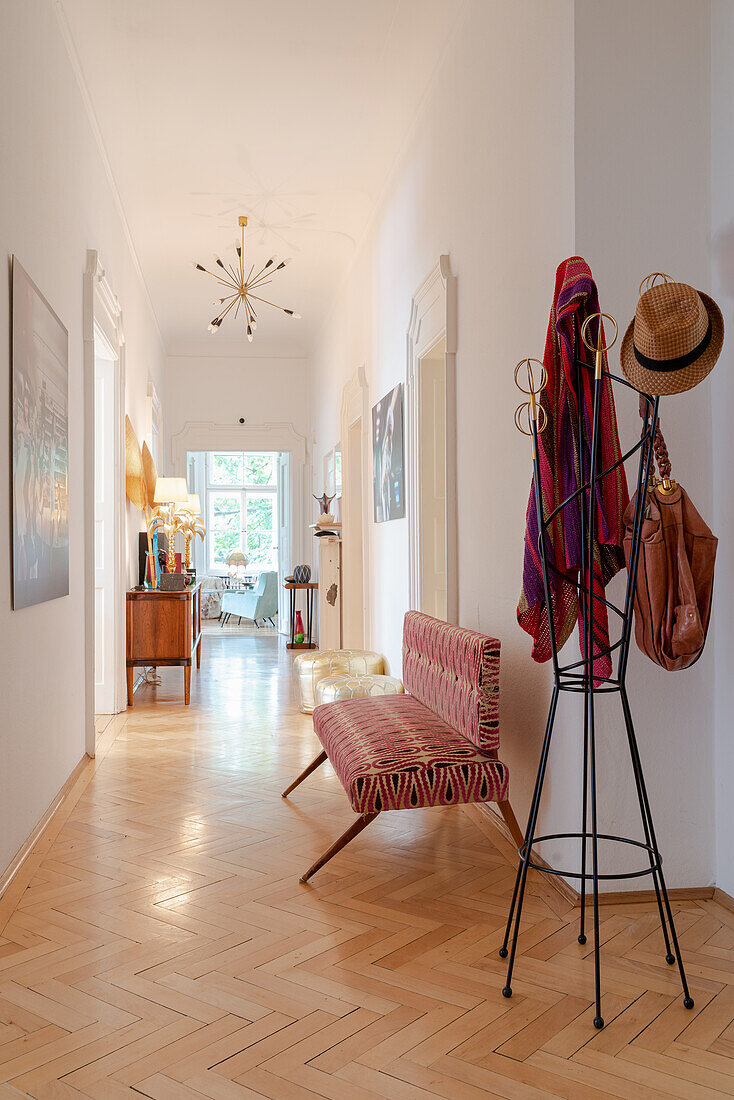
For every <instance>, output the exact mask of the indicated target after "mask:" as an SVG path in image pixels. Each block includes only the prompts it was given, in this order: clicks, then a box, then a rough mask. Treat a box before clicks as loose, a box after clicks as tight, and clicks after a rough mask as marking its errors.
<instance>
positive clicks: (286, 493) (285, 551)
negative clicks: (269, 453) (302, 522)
mask: <svg viewBox="0 0 734 1100" xmlns="http://www.w3.org/2000/svg"><path fill="white" fill-rule="evenodd" d="M291 556H292V550H291V456H290V454H289V453H288V452H287V451H282V452H281V453H280V454H279V455H278V630H279V631H280V633H281V634H287V633H288V631H289V630H290V622H289V616H290V607H289V600H288V597H289V593H288V592H286V590H285V588H283V584H284V583H285V578H286V577H287V576H290V573H291V570H292V569H293V565H294V563H293V562H292V561H291Z"/></svg>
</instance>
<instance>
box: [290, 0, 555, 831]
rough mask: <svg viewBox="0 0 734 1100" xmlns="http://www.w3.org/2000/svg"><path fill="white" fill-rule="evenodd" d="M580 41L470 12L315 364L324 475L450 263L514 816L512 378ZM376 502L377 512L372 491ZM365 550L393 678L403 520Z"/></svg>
mask: <svg viewBox="0 0 734 1100" xmlns="http://www.w3.org/2000/svg"><path fill="white" fill-rule="evenodd" d="M572 43H573V37H572V4H571V3H570V2H568V3H566V2H563V3H561V2H553V3H549V2H547V0H522V2H519V3H513V4H507V3H504V2H502V0H474V2H472V3H470V4H469V5H468V7H467V13H466V18H465V21H464V22H463V23H462V25H461V26H460V27H458V28H457V31H456V34H455V37H454V38H453V40H452V41H451V42H450V43H449V44H448V47H447V52H446V56H445V59H444V62H443V64H442V66H441V68H440V70H439V72H438V73H437V76H436V78H435V80H434V82H433V85H432V88H431V90H430V93H429V95H428V97H427V98H426V100H425V101H424V104H423V107H422V110H421V112H420V115H419V117H418V119H417V120H416V123H415V126H414V128H413V131H412V132H411V134H410V136H409V138H408V141H407V143H406V148H405V150H404V153H403V156H402V157H401V159H400V161H399V163H398V164H397V165H396V168H395V171H394V174H393V177H392V179H391V181H390V183H389V186H388V188H387V191H386V193H385V197H384V201H383V202H382V204H381V206H380V208H379V210H378V211H377V212H376V216H375V218H374V221H373V224H372V228H371V230H370V232H369V234H368V235H367V237H366V239H365V240H364V242H363V244H362V247H361V249H360V251H359V253H358V255H357V256H356V258H355V262H354V264H353V267H352V270H351V272H350V275H349V277H348V279H347V280H346V282H345V284H344V286H343V287H342V289H341V291H340V293H339V295H338V297H337V299H336V301H335V304H334V310H333V313H332V316H331V319H330V321H329V324H328V325H327V327H326V330H325V332H324V336H323V339H322V341H321V343H320V344H319V345H318V347H317V348H316V350H315V354H314V355H313V358H312V370H313V391H312V392H313V396H312V400H311V406H312V415H313V427H314V431H315V433H316V440H317V445H316V455H315V463H314V469H315V470H316V471H317V472H320V470H321V468H322V467H321V462H322V456H323V454H324V452H325V451H327V450H328V449H329V448H330V447H332V446H333V445H334V443H335V442H336V441H337V440H338V439H339V407H340V402H341V394H342V387H343V385H344V383H345V381H346V380H347V378H348V377H350V376H351V375H352V374H353V373H354V372H355V371H356V370H357V369H358V368H359V367H360V366H361V365H362V364H364V365H365V367H366V374H367V379H368V382H369V387H370V404H371V405H374V403H375V402H376V401H377V400H378V399H379V398H380V397H382V396H383V395H384V394H385V393H387V392H388V391H389V390H390V389H391V388H392V387H393V386H394V385H395V384H396V383H397V382H400V381H404V379H405V372H406V331H407V327H408V321H409V311H410V303H411V296H412V295H413V293H414V292H415V291H416V290H417V288H418V287H419V286H420V284H421V282H422V281H423V279H424V278H425V276H426V275H427V274H428V273H429V272H430V271H431V269H432V268H433V267H434V265H435V264H436V262H437V260H438V257H439V255H440V254H441V253H444V252H446V253H449V255H450V259H451V266H452V270H453V272H454V274H456V276H457V279H458V299H459V308H458V354H457V373H458V427H459V431H458V435H459V454H458V464H459V472H460V477H459V499H458V509H459V546H458V554H459V578H460V580H459V587H460V621H461V623H462V624H463V625H465V626H470V627H478V628H479V629H481V630H484V631H486V632H487V633H490V634H493V635H496V636H498V637H500V638H501V639H502V645H503V656H502V755H503V758H504V759H506V760H507V761H508V763H509V764H510V767H511V770H512V784H513V787H512V791H513V793H512V798H513V803H514V804H515V807H516V809H517V810H518V812H519V813H520V814H521V815H523V814H525V813H526V810H527V805H528V801H529V788H530V784H531V781H532V778H533V776H534V773H535V767H536V761H537V757H538V753H539V745H540V739H541V737H542V731H543V723H544V718H545V709H546V705H547V697H548V670H547V668H541V667H539V666H537V665H535V664H533V662H532V661H531V660H530V658H529V648H530V646H529V639H528V638H527V636H526V635H525V634H523V633H522V631H520V630H519V628H518V627H517V624H516V621H515V607H516V604H517V598H518V595H519V590H520V583H521V567H522V553H523V532H524V521H525V509H526V505H527V499H528V490H529V485H530V472H531V467H530V453H529V448H528V445H527V440H525V439H524V438H522V437H521V436H520V435H519V434H518V433H517V431H516V429H515V427H514V425H513V412H514V409H515V405H516V404H517V402H518V400H519V398H518V396H517V391H516V389H515V386H514V383H513V370H514V366H515V363H516V362H517V361H518V359H520V358H522V357H523V356H525V355H539V354H542V349H543V343H544V338H545V327H546V324H547V318H548V310H549V307H550V299H551V294H552V290H553V280H554V274H555V268H556V265H557V263H558V261H559V260H560V259H561V258H563V257H564V256H568V255H569V254H570V253H571V252H572V251H573V185H574V180H573V155H572V154H573V147H572V137H573V133H572V120H573V56H572ZM366 491H367V492H368V493H369V494H370V499H371V492H372V487H371V483H368V485H367V486H366ZM369 512H370V515H371V507H370V509H369ZM368 537H369V540H370V553H369V558H370V561H371V572H372V576H371V592H372V596H371V608H370V613H371V618H370V622H369V623H368V640H369V641H370V642H371V643H372V644H373V645H374V646H375V647H376V648H378V649H380V650H381V651H383V652H384V653H385V654H386V655H387V657H388V659H389V662H390V665H391V667H392V668H393V669H395V670H396V671H399V669H400V664H401V662H400V652H401V629H402V620H403V614H404V612H405V610H406V608H407V606H408V521H407V519H405V520H394V521H392V522H389V523H384V524H379V525H375V524H374V523H372V521H371V520H370V524H369V529H368Z"/></svg>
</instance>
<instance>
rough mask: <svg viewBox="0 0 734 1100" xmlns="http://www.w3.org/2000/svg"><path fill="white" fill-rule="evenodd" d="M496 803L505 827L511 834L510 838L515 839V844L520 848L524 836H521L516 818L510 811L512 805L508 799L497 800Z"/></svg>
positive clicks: (523, 841)
mask: <svg viewBox="0 0 734 1100" xmlns="http://www.w3.org/2000/svg"><path fill="white" fill-rule="evenodd" d="M497 805H498V806H499V811H500V813H501V814H502V816H503V817H504V819H505V824H506V825H507V828H508V829H509V830H510V833H511V834H512V839H513V840H514V841H515V844H517V846H518V848H521V847H522V846H523V844H524V843H525V837H524V836H523V834H522V830H521V829H520V826H519V825H518V823H517V818H516V817H515V815H514V813H513V812H512V806H511V805H510V803H509V802H508V801H505V802H498V803H497Z"/></svg>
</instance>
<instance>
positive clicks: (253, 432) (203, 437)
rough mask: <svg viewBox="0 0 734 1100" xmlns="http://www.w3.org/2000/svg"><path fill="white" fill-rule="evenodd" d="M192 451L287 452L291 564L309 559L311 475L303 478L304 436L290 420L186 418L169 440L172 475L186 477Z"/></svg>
mask: <svg viewBox="0 0 734 1100" xmlns="http://www.w3.org/2000/svg"><path fill="white" fill-rule="evenodd" d="M191 451H281V452H286V451H287V452H288V453H289V454H290V467H291V468H290V482H291V492H290V500H289V502H288V507H289V510H290V514H289V522H290V529H291V554H292V555H293V562H294V564H298V562H299V561H300V562H308V561H310V560H311V559H312V557H313V547H312V546H310V545H309V546H308V547H307V546H306V537H305V520H304V489H305V486H306V485H307V484H310V478H309V479H308V481H307V480H306V474H307V469H308V466H307V451H306V437H305V436H303V435H301V434H300V433H299V432H297V431H296V429H295V428H294V426H293V424H292V423H290V422H289V421H271V422H269V423H265V424H248V423H247V422H245V424H242V425H240V424H236V425H230V424H217V423H216V422H215V421H212V420H187V421H186V423H185V424H184V426H183V427H182V428H181V430H180V431H179V432H176V434H175V435H174V436H172V437H171V440H170V448H169V449H168V456H169V457H170V462H171V474H172V476H174V477H186V473H187V455H188V454H189V452H191Z"/></svg>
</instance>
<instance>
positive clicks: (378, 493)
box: [372, 382, 405, 523]
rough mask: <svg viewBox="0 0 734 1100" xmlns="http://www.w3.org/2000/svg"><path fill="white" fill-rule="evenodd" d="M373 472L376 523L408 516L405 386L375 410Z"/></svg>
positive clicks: (373, 423)
mask: <svg viewBox="0 0 734 1100" xmlns="http://www.w3.org/2000/svg"><path fill="white" fill-rule="evenodd" d="M372 472H373V488H374V506H375V523H384V522H385V521H386V520H390V519H402V518H403V516H404V515H405V462H404V457H403V384H402V382H401V383H399V384H398V385H397V386H396V387H395V389H394V390H391V391H390V393H388V394H387V396H385V397H383V398H382V400H381V401H378V402H377V404H376V405H375V406H374V408H373V409H372Z"/></svg>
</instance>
